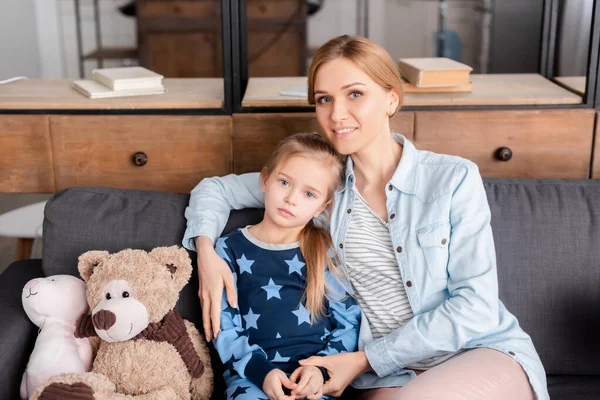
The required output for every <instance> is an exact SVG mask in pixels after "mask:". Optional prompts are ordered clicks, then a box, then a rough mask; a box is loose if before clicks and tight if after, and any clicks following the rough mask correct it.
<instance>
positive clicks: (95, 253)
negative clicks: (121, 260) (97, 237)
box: [77, 250, 110, 282]
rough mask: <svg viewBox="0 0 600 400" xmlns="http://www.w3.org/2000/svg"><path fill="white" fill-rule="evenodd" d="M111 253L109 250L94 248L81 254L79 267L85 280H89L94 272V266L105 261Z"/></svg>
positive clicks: (80, 273)
mask: <svg viewBox="0 0 600 400" xmlns="http://www.w3.org/2000/svg"><path fill="white" fill-rule="evenodd" d="M109 255H110V253H109V252H108V251H100V250H92V251H88V252H85V253H83V254H82V255H80V256H79V263H78V264H77V269H78V270H79V275H81V277H82V278H83V280H84V281H86V282H87V281H88V280H89V279H90V276H92V274H93V273H94V268H96V267H97V266H98V264H100V263H101V262H102V261H105V260H106V259H107V258H108V256H109Z"/></svg>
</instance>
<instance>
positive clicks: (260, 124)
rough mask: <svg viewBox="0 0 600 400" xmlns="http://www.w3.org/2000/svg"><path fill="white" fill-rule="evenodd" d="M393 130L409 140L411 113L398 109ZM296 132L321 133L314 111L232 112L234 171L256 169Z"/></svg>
mask: <svg viewBox="0 0 600 400" xmlns="http://www.w3.org/2000/svg"><path fill="white" fill-rule="evenodd" d="M391 126H392V131H394V132H399V133H402V134H404V135H405V136H406V137H407V138H408V139H409V140H412V136H413V126H414V113H412V112H399V113H397V114H396V115H395V116H394V119H393V120H392V124H391ZM299 132H321V128H320V127H319V124H318V123H317V118H316V116H315V114H314V113H302V114H234V116H233V160H234V161H233V164H234V172H235V173H236V174H243V173H246V172H257V171H260V170H261V169H262V167H264V165H265V163H266V162H267V160H268V159H269V157H270V156H271V154H272V153H273V151H274V150H275V148H276V147H277V144H278V143H279V142H280V141H281V140H282V139H284V138H286V137H287V136H289V135H292V134H294V133H299Z"/></svg>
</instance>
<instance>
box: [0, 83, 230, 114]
mask: <svg viewBox="0 0 600 400" xmlns="http://www.w3.org/2000/svg"><path fill="white" fill-rule="evenodd" d="M72 84H73V81H72V80H71V79H26V80H21V81H16V82H13V83H9V84H6V85H1V86H0V110H143V109H196V108H221V107H222V105H223V100H224V89H223V86H224V85H223V79H221V78H176V79H164V80H163V84H164V85H165V88H166V89H167V92H166V93H164V94H159V95H152V96H132V97H121V98H113V99H93V100H92V99H89V98H87V97H85V96H83V95H81V94H79V93H78V92H77V91H75V89H73V88H72Z"/></svg>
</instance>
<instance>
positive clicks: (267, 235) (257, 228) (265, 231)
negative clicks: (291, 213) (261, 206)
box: [248, 214, 304, 244]
mask: <svg viewBox="0 0 600 400" xmlns="http://www.w3.org/2000/svg"><path fill="white" fill-rule="evenodd" d="M302 228H304V227H303V226H302V227H298V228H284V227H281V226H279V225H277V224H275V223H274V222H273V221H272V220H271V219H270V218H269V216H268V215H267V214H265V217H264V218H263V220H262V221H261V222H259V223H258V224H256V225H253V226H251V227H250V228H248V231H249V232H250V233H251V234H252V236H254V237H255V238H257V239H258V240H260V241H261V242H265V243H270V244H288V243H294V242H297V241H298V238H299V237H300V232H301V231H302Z"/></svg>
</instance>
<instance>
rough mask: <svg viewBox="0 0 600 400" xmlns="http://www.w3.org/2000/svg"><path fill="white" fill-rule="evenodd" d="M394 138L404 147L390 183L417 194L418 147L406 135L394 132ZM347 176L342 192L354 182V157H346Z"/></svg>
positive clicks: (401, 189) (403, 190) (402, 190)
mask: <svg viewBox="0 0 600 400" xmlns="http://www.w3.org/2000/svg"><path fill="white" fill-rule="evenodd" d="M392 137H393V138H394V140H395V141H396V142H397V143H398V144H400V145H401V146H402V147H403V150H402V157H401V158H400V162H399V163H398V167H396V171H395V172H394V175H392V179H391V180H390V183H391V184H392V186H393V187H395V188H396V189H398V190H400V191H401V192H404V193H407V194H415V193H416V192H417V177H418V176H417V166H418V162H417V161H418V157H417V149H416V148H415V145H414V144H412V143H411V142H410V141H409V140H408V139H407V138H406V137H404V135H401V134H399V133H393V134H392ZM345 176H346V178H345V179H344V182H343V184H342V187H341V188H340V192H343V191H345V190H346V189H347V188H348V186H350V187H351V186H352V184H353V183H354V163H353V162H352V157H350V156H348V157H346V175H345Z"/></svg>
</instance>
